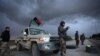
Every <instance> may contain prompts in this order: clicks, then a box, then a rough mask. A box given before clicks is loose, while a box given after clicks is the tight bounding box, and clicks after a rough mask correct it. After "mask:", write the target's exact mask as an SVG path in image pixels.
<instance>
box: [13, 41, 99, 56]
mask: <svg viewBox="0 0 100 56" xmlns="http://www.w3.org/2000/svg"><path fill="white" fill-rule="evenodd" d="M88 44H92V43H90V42H89V41H88V40H86V41H85V45H81V44H80V45H79V47H78V48H76V49H67V51H66V56H99V55H98V54H97V53H96V54H95V53H87V52H85V46H86V45H88ZM66 45H68V46H69V45H73V46H75V41H74V40H73V41H68V42H66ZM12 54H13V55H14V56H32V55H31V53H30V52H29V51H27V50H24V51H19V52H18V51H13V52H12ZM45 56H60V54H57V55H55V54H46V55H45Z"/></svg>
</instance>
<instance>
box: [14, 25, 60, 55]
mask: <svg viewBox="0 0 100 56" xmlns="http://www.w3.org/2000/svg"><path fill="white" fill-rule="evenodd" d="M16 42H17V50H21V49H22V48H26V49H29V50H31V51H32V55H33V56H37V55H39V54H38V53H40V54H41V51H42V52H54V53H58V52H59V47H60V46H59V38H58V37H54V36H52V35H51V34H50V33H48V32H47V31H45V30H42V29H37V28H33V27H28V28H25V29H23V30H22V35H21V36H20V37H19V39H18V40H17V41H16ZM39 56H40V55H39Z"/></svg>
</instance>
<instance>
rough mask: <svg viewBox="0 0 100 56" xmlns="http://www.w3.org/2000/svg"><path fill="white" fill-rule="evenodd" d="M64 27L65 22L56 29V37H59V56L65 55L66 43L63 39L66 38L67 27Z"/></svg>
mask: <svg viewBox="0 0 100 56" xmlns="http://www.w3.org/2000/svg"><path fill="white" fill-rule="evenodd" d="M64 26H65V22H64V21H61V22H60V25H59V27H58V35H59V38H60V51H61V56H65V55H66V41H65V37H66V36H67V34H66V32H67V30H68V29H69V27H68V26H67V27H66V28H64Z"/></svg>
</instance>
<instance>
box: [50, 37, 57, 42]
mask: <svg viewBox="0 0 100 56" xmlns="http://www.w3.org/2000/svg"><path fill="white" fill-rule="evenodd" d="M58 41H59V38H58V37H50V42H58Z"/></svg>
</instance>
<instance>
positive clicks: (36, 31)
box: [30, 28, 49, 35]
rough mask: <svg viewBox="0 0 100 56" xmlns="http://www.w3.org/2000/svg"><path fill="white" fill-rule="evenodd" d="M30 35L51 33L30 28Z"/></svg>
mask: <svg viewBox="0 0 100 56" xmlns="http://www.w3.org/2000/svg"><path fill="white" fill-rule="evenodd" d="M30 34H31V35H37V34H49V33H48V32H46V31H44V30H40V29H35V28H30Z"/></svg>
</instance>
